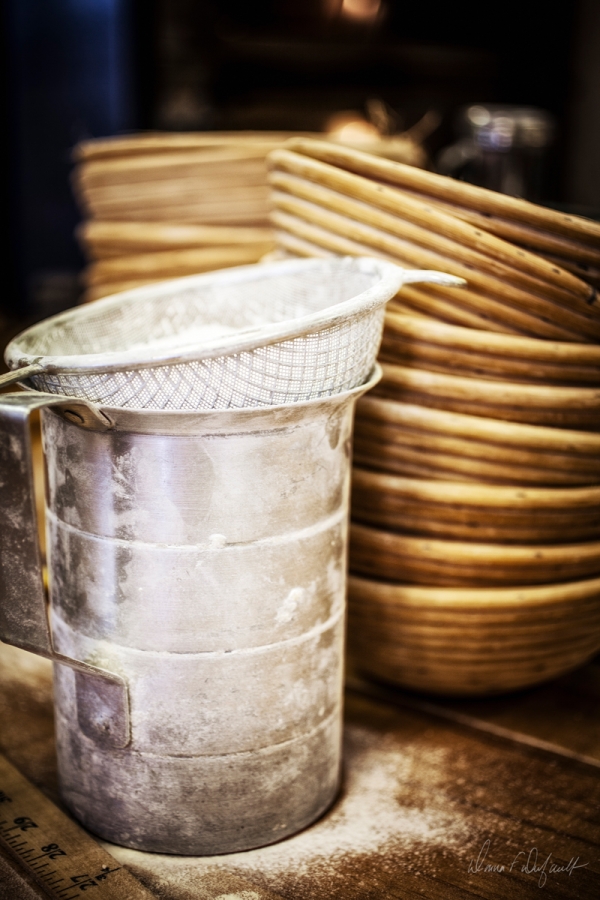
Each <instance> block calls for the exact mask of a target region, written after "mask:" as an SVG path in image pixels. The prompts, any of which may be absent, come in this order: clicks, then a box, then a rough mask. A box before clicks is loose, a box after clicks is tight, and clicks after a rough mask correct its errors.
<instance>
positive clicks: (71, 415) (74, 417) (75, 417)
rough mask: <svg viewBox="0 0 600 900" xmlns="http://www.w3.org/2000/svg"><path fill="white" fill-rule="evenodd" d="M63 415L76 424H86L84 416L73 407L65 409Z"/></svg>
mask: <svg viewBox="0 0 600 900" xmlns="http://www.w3.org/2000/svg"><path fill="white" fill-rule="evenodd" d="M63 415H64V417H65V419H68V420H69V422H73V423H74V424H75V425H83V424H84V421H85V420H84V418H83V416H81V415H79V413H76V412H73V410H72V409H65V411H64V413H63Z"/></svg>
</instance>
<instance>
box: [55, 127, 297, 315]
mask: <svg viewBox="0 0 600 900" xmlns="http://www.w3.org/2000/svg"><path fill="white" fill-rule="evenodd" d="M288 137H289V135H288V134H280V133H272V132H237V133H229V132H207V133H203V134H192V133H190V134H170V133H157V134H140V135H131V136H127V137H118V138H105V139H100V140H92V141H86V142H84V143H82V144H80V145H79V146H78V147H77V148H76V150H75V162H76V167H75V169H74V172H73V177H72V183H73V188H74V191H75V195H76V198H77V200H78V202H79V205H80V208H81V210H82V212H83V214H84V216H85V221H84V222H83V224H82V225H81V226H80V228H79V230H78V238H79V241H80V243H81V245H82V248H83V250H84V252H85V254H86V256H87V258H88V259H89V260H90V265H89V267H88V268H87V270H86V272H85V276H84V278H85V284H86V287H87V293H86V299H88V300H93V299H97V298H99V297H103V296H106V295H107V294H112V293H117V292H120V291H123V290H128V289H130V288H133V287H139V286H141V285H144V284H149V283H151V282H154V281H163V280H165V279H168V278H176V277H179V276H184V275H192V274H197V273H200V272H205V271H209V270H212V269H221V268H226V267H229V266H237V265H244V264H246V263H253V262H256V261H257V260H259V259H260V258H261V257H262V256H264V255H265V254H266V253H268V252H270V251H271V250H272V249H273V246H274V242H273V233H272V229H271V228H270V225H269V221H268V186H267V172H266V167H265V156H266V155H267V153H268V152H269V151H270V150H272V149H273V148H274V147H278V146H280V145H281V144H282V143H284V142H285V140H286V139H287V138H288Z"/></svg>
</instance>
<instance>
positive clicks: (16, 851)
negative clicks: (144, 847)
mask: <svg viewBox="0 0 600 900" xmlns="http://www.w3.org/2000/svg"><path fill="white" fill-rule="evenodd" d="M0 845H1V846H2V847H4V848H5V849H6V850H7V851H8V853H9V854H10V855H11V856H12V857H14V859H16V860H17V861H18V862H19V863H20V865H21V867H22V868H24V869H25V870H26V871H27V872H28V873H29V875H30V876H32V877H33V878H34V879H35V881H36V882H37V883H38V884H39V885H40V887H42V888H43V890H44V891H45V892H46V893H47V894H48V896H49V897H52V898H56V900H77V898H80V897H83V896H84V894H85V896H86V897H89V898H92V900H151V898H154V900H155V895H154V894H151V893H150V892H149V891H147V890H146V888H145V887H143V885H142V884H141V883H140V882H139V881H138V880H137V878H134V876H133V875H132V874H131V873H130V872H129V871H128V870H127V869H125V868H123V866H121V865H120V864H119V863H118V862H117V860H116V859H114V857H112V856H111V855H110V854H109V853H107V852H106V851H105V850H103V849H102V848H101V847H100V846H99V845H98V844H97V843H96V841H94V839H93V838H91V837H90V836H89V834H87V832H85V831H84V830H83V829H82V828H81V827H80V826H79V825H77V824H76V823H75V822H73V820H72V819H70V818H69V817H68V816H66V815H65V814H64V813H63V812H61V810H59V809H58V807H56V806H55V805H54V804H53V803H52V802H51V801H50V800H48V799H47V798H46V797H45V796H44V795H43V794H42V793H41V791H39V790H38V789H37V788H35V787H34V786H33V785H32V784H31V783H30V782H29V781H27V779H26V778H24V777H23V776H22V775H21V774H20V773H19V772H18V771H17V770H16V769H15V768H14V766H12V765H11V764H10V763H9V762H8V760H7V759H6V758H5V757H4V756H1V755H0ZM88 890H91V893H90V894H87V891H88Z"/></svg>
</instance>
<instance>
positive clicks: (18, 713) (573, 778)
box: [0, 645, 600, 900]
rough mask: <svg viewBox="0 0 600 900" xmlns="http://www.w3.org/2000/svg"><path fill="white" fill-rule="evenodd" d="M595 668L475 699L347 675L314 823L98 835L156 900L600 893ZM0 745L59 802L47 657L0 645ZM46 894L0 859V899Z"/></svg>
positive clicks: (598, 669)
mask: <svg viewBox="0 0 600 900" xmlns="http://www.w3.org/2000/svg"><path fill="white" fill-rule="evenodd" d="M599 710H600V664H599V663H598V662H594V663H591V664H589V665H588V666H586V667H585V668H584V669H580V670H579V671H577V672H575V673H572V674H571V675H569V676H566V677H563V678H562V679H559V680H558V681H556V682H554V683H553V684H551V685H547V686H544V687H541V688H538V689H535V690H530V691H527V692H524V693H521V694H517V695H513V696H512V697H503V698H496V699H491V700H480V701H448V700H440V699H435V698H420V697H418V696H417V695H414V694H409V693H405V692H401V691H397V690H393V689H389V688H381V687H376V686H370V685H368V684H367V683H365V682H361V681H360V679H356V678H353V679H350V687H349V689H348V691H347V698H346V727H345V747H344V767H345V774H344V783H343V788H342V792H341V794H340V796H339V798H338V800H337V801H336V803H335V804H334V806H333V807H332V809H331V810H330V811H329V812H328V813H327V814H326V815H325V816H324V817H323V818H322V819H321V820H320V821H319V822H317V823H316V824H314V825H313V826H312V827H311V828H309V829H307V830H306V831H304V832H302V833H301V834H299V835H296V836H295V837H292V838H290V839H288V840H286V841H282V842H280V843H279V844H274V845H272V846H270V847H265V848H262V849H259V850H253V851H250V852H246V853H237V854H233V855H229V856H220V857H212V858H188V857H174V856H171V857H170V856H161V855H158V854H149V853H141V852H139V851H134V850H127V849H124V848H120V847H114V846H112V845H108V844H104V846H105V848H107V849H108V850H109V851H110V852H111V853H113V854H114V856H115V857H116V858H117V859H118V860H119V861H120V862H121V863H122V864H124V865H126V866H127V867H128V868H130V870H131V871H132V872H133V873H134V874H135V875H137V876H138V878H139V879H140V880H141V881H142V882H143V883H144V884H145V885H146V887H148V888H149V889H150V890H151V891H152V892H153V893H154V894H155V895H156V896H157V897H159V898H163V900H199V898H201V900H268V898H272V897H283V898H289V900H305V898H306V900H308V898H311V900H313V898H322V900H342V898H343V900H359V898H360V900H366V898H373V900H375V898H378V900H379V898H381V900H387V898H389V900H392V898H403V900H404V898H416V897H421V898H431V900H434V898H435V900H437V898H444V900H459V898H460V900H462V898H475V897H480V898H485V900H496V898H497V900H513V898H529V897H540V896H541V897H547V898H590V900H592V898H593V900H596V898H598V897H600V716H599V715H598V713H599ZM0 752H3V753H4V754H5V755H6V757H7V758H8V759H9V760H11V761H12V762H13V764H15V765H16V766H17V768H19V769H20V771H21V772H22V773H23V774H24V775H26V776H27V777H28V778H29V779H30V780H31V781H33V782H34V783H35V784H36V785H38V786H39V787H40V788H41V789H42V790H43V791H44V792H45V793H46V794H47V795H48V796H49V797H51V798H52V799H53V800H54V801H55V802H59V800H58V790H57V781H56V765H55V758H54V736H53V715H52V682H51V667H50V665H49V663H47V662H46V661H44V660H40V659H37V658H36V657H34V656H32V655H30V654H27V653H24V652H23V651H19V650H15V649H14V648H12V647H7V646H6V645H0ZM39 896H41V895H40V894H39V893H38V891H37V888H36V887H35V886H34V885H33V884H32V883H30V882H28V881H27V879H26V878H24V877H23V876H22V875H21V874H19V873H18V872H17V871H16V870H15V868H14V866H13V864H12V862H10V861H9V860H8V859H7V858H6V857H2V856H0V900H21V898H23V900H30V898H37V897H39Z"/></svg>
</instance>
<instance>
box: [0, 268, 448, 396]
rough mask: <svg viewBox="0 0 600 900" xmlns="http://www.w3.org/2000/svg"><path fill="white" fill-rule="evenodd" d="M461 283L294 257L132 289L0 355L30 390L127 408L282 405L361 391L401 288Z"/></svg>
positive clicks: (66, 316)
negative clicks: (414, 284)
mask: <svg viewBox="0 0 600 900" xmlns="http://www.w3.org/2000/svg"><path fill="white" fill-rule="evenodd" d="M415 281H433V282H436V283H438V284H440V283H442V284H462V283H463V282H462V281H461V280H460V279H457V278H454V277H453V276H451V275H444V274H442V273H440V272H418V271H411V270H406V269H401V268H400V267H398V266H395V265H393V264H391V263H387V262H383V261H381V260H376V259H368V258H330V259H329V258H328V259H300V260H289V261H285V262H278V263H272V264H269V265H258V266H257V265H253V266H243V267H239V268H236V269H226V270H224V271H220V272H216V273H209V274H205V275H194V276H191V277H188V278H180V279H177V280H176V281H170V282H163V283H161V284H158V285H152V286H149V287H143V288H137V289H135V290H132V291H127V292H125V293H122V294H118V295H115V296H114V297H110V298H107V299H105V300H98V301H96V302H95V303H93V304H90V305H88V306H83V307H78V308H76V309H74V310H69V311H68V312H66V313H62V314H61V315H58V316H54V317H52V318H50V319H47V320H45V321H44V322H41V323H39V324H38V325H34V326H33V327H32V328H29V329H28V330H27V331H24V332H23V333H22V334H20V335H19V336H17V337H16V338H15V339H14V340H13V341H12V342H11V343H10V344H9V345H8V347H7V348H6V353H5V358H6V362H7V364H8V366H9V368H11V369H15V370H16V371H13V372H11V373H9V375H8V376H4V377H3V378H0V385H1V384H3V383H4V384H6V383H10V382H15V381H19V382H21V383H23V384H24V385H25V386H28V387H34V388H35V389H36V390H38V391H45V392H48V393H52V394H62V395H66V396H69V397H73V398H77V399H82V400H89V401H91V402H93V403H97V404H101V405H104V406H112V407H126V408H128V409H154V410H158V409H171V410H201V409H228V408H240V407H251V406H269V405H272V404H283V403H293V402H298V401H301V400H311V399H313V398H316V397H324V396H329V395H331V394H335V393H339V392H341V391H345V390H350V389H352V388H354V387H357V386H358V385H360V384H362V383H364V381H365V380H366V378H367V377H368V375H369V373H370V371H371V369H372V367H373V365H374V363H375V358H376V355H377V352H378V349H379V344H380V341H381V332H382V328H383V316H384V308H385V303H386V302H387V301H388V300H389V299H390V298H391V297H393V296H394V294H395V293H397V291H398V290H399V289H400V287H401V286H402V284H404V283H407V282H415Z"/></svg>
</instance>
